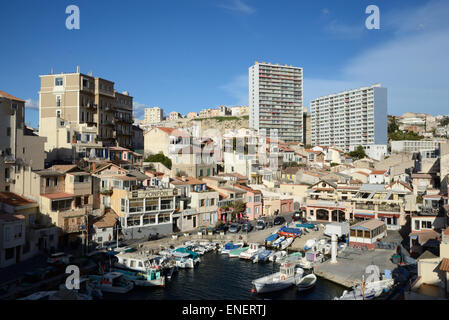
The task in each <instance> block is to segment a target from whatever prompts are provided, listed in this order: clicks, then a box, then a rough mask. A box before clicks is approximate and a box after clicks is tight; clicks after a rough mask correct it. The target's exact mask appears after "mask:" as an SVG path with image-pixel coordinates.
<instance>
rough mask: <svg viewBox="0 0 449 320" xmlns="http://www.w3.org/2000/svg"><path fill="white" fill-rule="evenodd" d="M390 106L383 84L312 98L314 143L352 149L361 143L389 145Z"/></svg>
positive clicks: (346, 149) (347, 149)
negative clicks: (388, 113) (388, 114)
mask: <svg viewBox="0 0 449 320" xmlns="http://www.w3.org/2000/svg"><path fill="white" fill-rule="evenodd" d="M387 107H388V103H387V88H382V86H381V85H380V84H376V85H373V86H370V87H363V88H360V89H354V90H349V91H344V92H340V93H337V94H331V95H328V96H324V97H320V98H317V99H314V100H312V101H311V103H310V113H311V121H310V126H311V130H312V133H311V135H312V145H320V146H338V147H340V148H343V149H344V150H345V151H349V150H350V148H351V147H357V146H360V145H362V146H364V145H373V144H377V145H386V144H388V137H387V125H388V120H387Z"/></svg>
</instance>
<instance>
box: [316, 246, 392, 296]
mask: <svg viewBox="0 0 449 320" xmlns="http://www.w3.org/2000/svg"><path fill="white" fill-rule="evenodd" d="M393 254H394V251H393V250H387V249H375V250H366V251H362V250H360V249H353V248H346V250H345V251H344V252H343V254H341V255H338V257H337V263H331V261H330V260H327V261H325V262H323V263H321V264H319V265H317V266H315V268H314V273H315V274H316V275H317V276H319V277H322V278H324V279H326V280H329V281H332V282H335V283H337V284H339V285H342V286H344V287H347V288H351V287H353V286H354V285H356V284H358V283H360V282H361V281H362V277H363V276H364V277H365V279H366V278H367V277H368V276H369V275H370V274H371V273H369V272H372V271H369V272H368V273H367V270H370V269H367V267H368V266H377V267H378V268H379V272H380V273H383V272H385V270H390V271H391V272H393V270H394V269H396V268H397V266H396V265H395V264H393V263H392V262H391V261H390V260H391V256H392V255H393Z"/></svg>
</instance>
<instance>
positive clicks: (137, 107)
mask: <svg viewBox="0 0 449 320" xmlns="http://www.w3.org/2000/svg"><path fill="white" fill-rule="evenodd" d="M145 108H147V106H146V105H144V104H142V103H139V102H137V101H134V102H133V116H134V118H135V119H136V120H142V119H143V117H144V114H145Z"/></svg>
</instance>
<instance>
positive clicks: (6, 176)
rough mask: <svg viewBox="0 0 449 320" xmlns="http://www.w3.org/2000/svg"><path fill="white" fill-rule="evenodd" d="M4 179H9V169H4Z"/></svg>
mask: <svg viewBox="0 0 449 320" xmlns="http://www.w3.org/2000/svg"><path fill="white" fill-rule="evenodd" d="M5 179H9V168H5Z"/></svg>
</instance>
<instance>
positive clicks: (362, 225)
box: [349, 219, 387, 249]
mask: <svg viewBox="0 0 449 320" xmlns="http://www.w3.org/2000/svg"><path fill="white" fill-rule="evenodd" d="M386 235H387V225H386V224H385V221H380V220H376V219H371V220H365V221H361V222H359V223H356V224H355V225H353V226H351V228H350V233H349V245H350V246H351V247H358V248H360V247H366V248H367V249H374V248H375V247H376V242H377V241H378V240H380V239H382V238H383V237H385V236H386Z"/></svg>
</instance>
